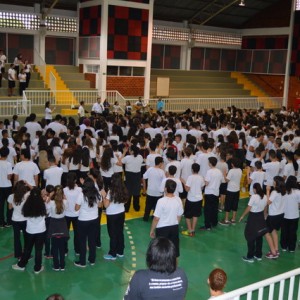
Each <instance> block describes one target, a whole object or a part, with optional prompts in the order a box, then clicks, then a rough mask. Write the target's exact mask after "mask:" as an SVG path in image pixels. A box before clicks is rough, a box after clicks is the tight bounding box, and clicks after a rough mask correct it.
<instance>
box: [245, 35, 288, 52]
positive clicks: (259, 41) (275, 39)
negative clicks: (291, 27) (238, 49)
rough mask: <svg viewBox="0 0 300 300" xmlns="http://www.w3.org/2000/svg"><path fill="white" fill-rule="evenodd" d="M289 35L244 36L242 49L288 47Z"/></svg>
mask: <svg viewBox="0 0 300 300" xmlns="http://www.w3.org/2000/svg"><path fill="white" fill-rule="evenodd" d="M287 47H288V36H244V37H243V40H242V49H287Z"/></svg>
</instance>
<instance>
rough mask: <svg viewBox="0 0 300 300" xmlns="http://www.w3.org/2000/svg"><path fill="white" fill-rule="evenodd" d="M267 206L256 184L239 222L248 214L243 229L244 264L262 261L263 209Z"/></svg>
mask: <svg viewBox="0 0 300 300" xmlns="http://www.w3.org/2000/svg"><path fill="white" fill-rule="evenodd" d="M266 206H267V197H266V196H265V194H264V192H263V190H262V187H261V185H260V184H259V183H258V182H256V183H254V185H253V195H252V196H251V197H250V200H249V202H248V206H247V207H246V209H245V211H244V212H243V214H242V215H241V217H240V219H239V222H241V221H242V220H243V219H244V217H245V216H246V215H247V214H248V213H249V216H248V220H247V224H246V227H245V238H246V240H247V246H248V252H247V255H246V256H243V257H242V259H243V260H244V261H245V262H249V263H253V262H254V259H256V260H257V261H261V260H262V246H263V236H264V235H265V234H266V233H267V231H268V229H267V224H266V221H265V217H264V209H265V207H266Z"/></svg>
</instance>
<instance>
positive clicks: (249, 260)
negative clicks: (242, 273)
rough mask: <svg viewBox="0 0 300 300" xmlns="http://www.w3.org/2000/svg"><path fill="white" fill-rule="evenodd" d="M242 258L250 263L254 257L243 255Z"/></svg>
mask: <svg viewBox="0 0 300 300" xmlns="http://www.w3.org/2000/svg"><path fill="white" fill-rule="evenodd" d="M242 260H243V261H245V262H248V263H251V264H252V263H254V259H253V258H249V257H247V256H243V257H242Z"/></svg>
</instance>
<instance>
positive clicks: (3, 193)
mask: <svg viewBox="0 0 300 300" xmlns="http://www.w3.org/2000/svg"><path fill="white" fill-rule="evenodd" d="M11 190H12V188H11V187H1V188H0V226H1V225H4V224H5V217H4V210H5V205H6V222H7V223H11V216H12V210H9V209H8V205H7V198H8V196H9V195H10V194H11Z"/></svg>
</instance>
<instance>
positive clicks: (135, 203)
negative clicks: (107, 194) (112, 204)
mask: <svg viewBox="0 0 300 300" xmlns="http://www.w3.org/2000/svg"><path fill="white" fill-rule="evenodd" d="M131 198H133V208H134V210H135V211H139V210H140V195H129V197H128V201H127V202H126V203H125V211H126V212H128V211H129V208H130V205H131Z"/></svg>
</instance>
